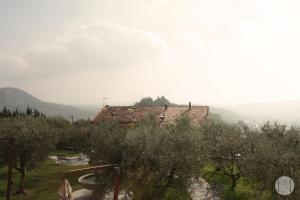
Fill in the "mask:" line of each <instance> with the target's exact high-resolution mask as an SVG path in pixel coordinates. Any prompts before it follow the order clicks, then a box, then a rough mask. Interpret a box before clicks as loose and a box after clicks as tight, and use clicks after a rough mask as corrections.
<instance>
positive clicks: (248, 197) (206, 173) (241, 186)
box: [202, 165, 272, 200]
mask: <svg viewBox="0 0 300 200" xmlns="http://www.w3.org/2000/svg"><path fill="white" fill-rule="evenodd" d="M202 173H203V178H204V179H205V180H207V181H208V182H209V183H210V184H211V185H212V186H216V185H219V186H221V187H222V188H223V189H222V190H223V192H222V194H221V198H222V199H224V200H230V199H232V196H231V193H230V187H231V181H230V179H229V177H227V176H225V175H223V174H222V173H221V172H215V169H214V167H213V166H211V165H207V166H205V167H204V168H203V169H202ZM258 196H259V197H258ZM258 198H259V199H261V200H269V199H272V197H271V193H269V192H267V191H266V192H263V193H260V194H257V193H256V186H255V183H253V182H251V181H249V180H247V179H246V178H243V177H242V178H240V179H239V180H238V182H237V186H236V196H235V199H236V200H254V199H258Z"/></svg>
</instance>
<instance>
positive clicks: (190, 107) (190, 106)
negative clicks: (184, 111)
mask: <svg viewBox="0 0 300 200" xmlns="http://www.w3.org/2000/svg"><path fill="white" fill-rule="evenodd" d="M189 110H192V103H191V102H189Z"/></svg>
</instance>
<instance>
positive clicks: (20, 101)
mask: <svg viewBox="0 0 300 200" xmlns="http://www.w3.org/2000/svg"><path fill="white" fill-rule="evenodd" d="M28 106H29V107H32V108H35V109H37V110H39V111H40V112H42V113H44V114H45V115H46V116H61V117H63V118H66V119H68V120H70V119H71V116H73V117H74V119H75V120H76V119H81V118H86V119H87V118H91V117H94V116H95V114H96V112H92V111H87V110H83V109H80V108H77V107H74V106H69V105H63V104H58V103H51V102H46V101H42V100H40V99H39V98H36V97H35V96H33V95H31V94H29V93H28V92H26V91H24V90H21V89H19V88H14V87H4V88H0V109H3V107H7V108H8V109H10V110H15V109H18V110H22V111H25V110H26V108H27V107H28Z"/></svg>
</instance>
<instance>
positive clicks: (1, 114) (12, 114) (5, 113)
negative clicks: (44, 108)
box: [0, 106, 45, 119]
mask: <svg viewBox="0 0 300 200" xmlns="http://www.w3.org/2000/svg"><path fill="white" fill-rule="evenodd" d="M26 116H33V117H41V116H42V117H45V115H44V114H43V113H41V112H40V111H38V110H37V109H35V108H31V107H29V106H27V109H26V111H25V112H22V111H19V110H18V109H16V110H13V111H11V110H9V109H8V108H6V106H4V107H3V109H2V110H1V111H0V119H3V118H16V117H26Z"/></svg>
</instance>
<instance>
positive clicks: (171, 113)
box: [92, 106, 209, 123]
mask: <svg viewBox="0 0 300 200" xmlns="http://www.w3.org/2000/svg"><path fill="white" fill-rule="evenodd" d="M182 113H185V114H187V115H189V116H190V117H191V118H192V119H194V120H195V121H201V120H203V119H204V118H205V117H206V116H208V114H209V107H208V106H192V107H191V109H189V106H169V107H167V108H165V107H136V106H107V107H104V108H103V109H102V110H101V111H100V112H99V113H98V114H97V115H96V116H95V118H94V119H93V120H92V121H93V122H95V121H100V120H101V119H102V118H109V119H113V118H115V119H117V120H119V122H120V123H136V122H137V121H139V120H141V119H142V118H144V117H146V116H147V115H154V116H157V119H160V120H161V121H163V122H173V121H174V120H175V119H176V118H177V117H178V116H179V115H181V114H182Z"/></svg>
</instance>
